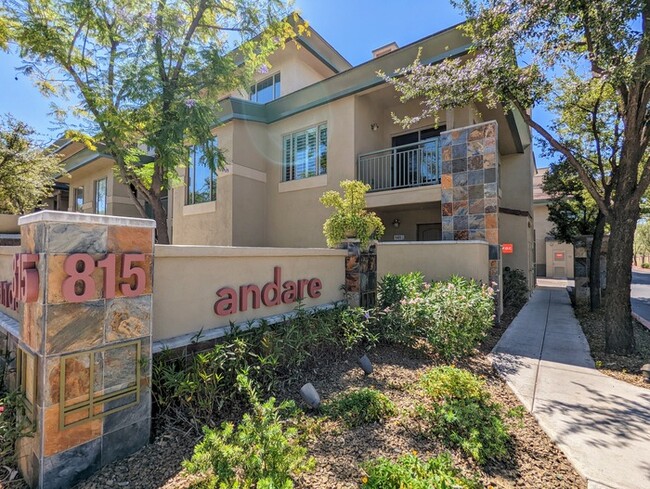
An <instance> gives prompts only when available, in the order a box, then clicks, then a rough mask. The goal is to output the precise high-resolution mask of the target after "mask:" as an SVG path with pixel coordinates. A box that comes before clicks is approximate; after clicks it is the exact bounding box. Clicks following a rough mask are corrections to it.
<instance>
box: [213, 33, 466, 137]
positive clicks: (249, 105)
mask: <svg viewBox="0 0 650 489" xmlns="http://www.w3.org/2000/svg"><path fill="white" fill-rule="evenodd" d="M470 47H471V45H470V44H465V45H463V46H460V47H458V48H455V49H450V50H449V51H445V52H444V53H441V54H439V55H436V56H432V57H430V58H427V59H425V60H423V61H422V62H423V63H424V64H433V63H437V62H440V61H442V60H444V59H446V58H453V57H457V56H462V55H464V54H466V53H467V52H468V51H469V49H470ZM365 65H366V69H369V68H368V67H367V63H366V64H365ZM362 66H364V65H362ZM356 69H357V68H353V69H351V70H347V71H344V72H342V73H340V74H339V75H335V76H333V77H331V78H328V79H326V80H323V81H321V82H318V83H315V84H313V85H309V86H308V87H305V88H302V89H300V90H297V91H296V92H292V93H290V94H288V95H285V96H284V97H280V98H279V99H276V100H274V101H272V102H269V103H267V104H257V103H255V102H250V101H248V100H243V99H237V98H227V99H224V100H223V101H222V102H221V108H222V110H223V114H222V115H221V117H219V119H218V120H217V122H216V124H215V126H217V125H220V124H225V123H226V122H230V121H231V120H243V121H250V122H260V123H264V124H272V123H274V122H277V121H280V120H282V119H285V118H287V117H291V116H293V115H296V114H299V113H301V112H304V111H306V110H310V109H313V108H316V107H319V106H321V105H325V104H328V103H331V102H334V101H336V100H339V99H341V98H344V97H349V96H350V95H354V94H356V93H359V92H363V91H365V90H368V89H370V88H374V87H376V86H378V85H381V84H384V83H386V82H385V81H384V80H382V79H381V78H379V77H378V76H377V75H376V73H375V70H372V71H370V72H369V73H368V75H370V74H372V76H367V77H365V78H364V79H363V80H362V81H360V82H358V83H356V84H354V85H352V86H349V87H347V88H342V89H339V90H338V91H337V92H335V93H334V94H332V95H329V96H327V97H320V98H317V99H314V100H312V101H309V102H307V103H303V104H302V105H293V104H292V100H294V99H296V98H298V97H300V96H301V95H303V94H304V91H305V90H306V89H311V90H316V91H318V90H319V89H321V88H322V87H323V85H324V84H327V83H331V80H332V79H334V78H337V77H339V76H343V75H346V74H349V73H353V72H354V71H355V70H356ZM325 91H326V90H325Z"/></svg>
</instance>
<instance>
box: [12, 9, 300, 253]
mask: <svg viewBox="0 0 650 489" xmlns="http://www.w3.org/2000/svg"><path fill="white" fill-rule="evenodd" d="M4 10H5V12H4V14H5V15H6V16H7V18H8V19H9V20H10V24H9V25H10V29H9V33H10V37H11V39H12V40H13V41H14V42H15V43H17V45H18V46H19V47H20V53H21V56H22V57H23V59H24V60H25V65H24V66H23V67H22V71H23V72H24V73H26V74H28V75H30V76H32V78H33V79H34V80H35V82H36V83H37V85H38V87H39V88H40V89H41V91H42V92H43V93H44V94H46V95H52V94H58V95H68V96H76V97H77V98H78V100H79V103H78V104H77V105H76V106H74V108H73V111H74V113H75V115H77V116H78V117H82V118H83V119H84V120H85V121H86V122H87V123H86V124H82V125H81V126H80V127H76V128H75V130H70V131H68V136H70V137H73V138H78V139H81V140H84V141H86V142H88V143H89V144H90V145H92V144H93V142H94V141H101V142H102V143H103V144H104V145H105V146H106V148H107V150H108V152H110V154H111V155H112V156H113V157H114V158H115V160H116V166H117V171H118V175H119V177H120V179H121V180H122V181H123V182H124V183H126V184H129V185H130V186H131V187H132V188H133V189H134V190H135V191H133V192H132V193H133V203H134V205H136V206H137V207H138V208H139V210H140V212H141V213H142V215H143V216H144V215H145V210H144V207H143V206H142V204H141V203H140V202H139V201H138V199H137V198H136V193H137V194H138V195H140V196H143V197H144V198H145V200H146V201H148V202H149V203H150V204H151V207H152V209H153V213H154V218H155V219H156V223H157V235H158V239H159V241H160V242H169V236H168V234H167V212H166V209H165V208H164V205H163V203H162V198H163V197H164V194H165V192H166V191H167V190H169V189H170V188H171V187H173V186H175V185H179V184H182V181H181V180H180V179H179V168H180V169H181V170H182V168H183V167H184V166H185V165H186V164H187V161H188V152H187V146H188V145H201V146H202V147H203V154H204V159H203V161H202V164H204V165H207V166H208V167H210V168H211V169H212V170H213V171H214V170H215V169H216V168H218V167H220V166H223V164H224V158H225V156H224V153H223V152H222V151H221V150H220V149H219V148H218V147H217V146H215V145H211V144H209V141H210V140H211V138H212V129H213V127H214V126H215V125H216V124H217V121H218V118H219V112H220V106H219V103H218V102H219V97H221V96H224V95H225V94H227V93H228V92H230V91H232V90H235V89H238V88H241V87H247V86H248V83H249V81H250V80H251V78H252V77H253V75H255V74H256V73H258V72H263V71H264V70H268V67H269V65H268V57H269V55H270V54H271V53H273V52H274V51H275V50H277V49H279V48H282V47H284V45H285V43H286V42H287V40H288V39H290V38H292V37H293V36H294V35H295V34H296V32H298V33H303V32H305V30H306V26H305V25H303V24H301V23H300V22H298V21H297V20H298V19H297V17H294V18H291V17H287V15H288V11H287V4H286V3H285V2H284V1H283V0H260V1H252V0H162V1H161V0H156V1H141V0H12V1H10V2H5V8H4ZM0 32H1V31H0ZM57 113H58V114H59V115H60V116H61V117H65V115H66V114H65V112H64V111H62V110H61V109H57ZM151 154H153V155H154V158H153V161H152V162H150V163H143V157H144V156H146V155H151Z"/></svg>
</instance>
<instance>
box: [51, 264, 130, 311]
mask: <svg viewBox="0 0 650 489" xmlns="http://www.w3.org/2000/svg"><path fill="white" fill-rule="evenodd" d="M68 256H69V255H68V254H50V255H49V256H48V259H47V268H48V273H47V303H48V304H59V303H62V302H67V301H66V299H64V297H63V289H62V286H63V281H64V280H65V279H67V278H68V274H67V273H66V272H65V271H64V270H63V266H64V263H65V261H66V259H68ZM103 257H104V255H93V258H94V259H95V260H101V259H102V258H103ZM78 266H79V267H81V266H82V265H78ZM116 270H119V268H116ZM90 276H91V278H92V283H93V284H94V290H95V292H94V293H93V295H92V296H91V298H90V300H99V299H101V298H102V297H104V271H103V269H101V268H99V267H97V268H95V270H93V272H92V274H91V275H90ZM84 287H85V285H84V284H83V282H82V281H77V283H76V284H75V293H76V294H77V295H81V294H83V292H84Z"/></svg>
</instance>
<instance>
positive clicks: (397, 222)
mask: <svg viewBox="0 0 650 489" xmlns="http://www.w3.org/2000/svg"><path fill="white" fill-rule="evenodd" d="M401 223H402V222H401V221H400V220H399V219H397V218H395V219H393V227H394V228H395V229H397V228H398V227H399V225H400V224H401Z"/></svg>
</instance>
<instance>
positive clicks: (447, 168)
mask: <svg viewBox="0 0 650 489" xmlns="http://www.w3.org/2000/svg"><path fill="white" fill-rule="evenodd" d="M441 170H442V174H443V175H446V174H448V173H451V170H452V164H451V161H443V162H442V165H441Z"/></svg>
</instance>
